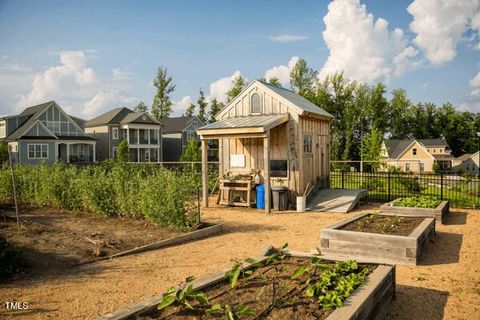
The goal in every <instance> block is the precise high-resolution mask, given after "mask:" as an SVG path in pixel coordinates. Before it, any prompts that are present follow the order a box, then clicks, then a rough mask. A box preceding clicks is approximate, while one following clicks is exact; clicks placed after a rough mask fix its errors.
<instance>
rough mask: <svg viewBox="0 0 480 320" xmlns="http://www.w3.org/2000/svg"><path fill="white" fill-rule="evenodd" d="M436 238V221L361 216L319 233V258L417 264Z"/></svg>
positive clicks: (366, 214) (386, 216) (418, 218)
mask: <svg viewBox="0 0 480 320" xmlns="http://www.w3.org/2000/svg"><path fill="white" fill-rule="evenodd" d="M434 235H435V220H434V219H433V218H422V217H401V216H392V215H384V214H370V213H364V214H361V215H358V216H356V217H353V218H350V219H347V220H344V221H341V222H339V223H336V224H334V225H331V226H329V227H327V228H325V229H322V230H321V232H320V251H321V254H322V255H325V256H327V257H331V258H335V259H355V260H358V261H361V262H375V263H388V264H404V265H416V264H417V263H418V261H419V259H420V257H421V256H422V254H423V252H424V251H425V248H426V246H427V244H428V242H429V240H430V239H431V238H432V237H433V236H434Z"/></svg>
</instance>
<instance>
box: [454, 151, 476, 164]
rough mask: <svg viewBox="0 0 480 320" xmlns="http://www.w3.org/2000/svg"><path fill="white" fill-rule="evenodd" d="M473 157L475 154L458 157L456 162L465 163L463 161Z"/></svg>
mask: <svg viewBox="0 0 480 320" xmlns="http://www.w3.org/2000/svg"><path fill="white" fill-rule="evenodd" d="M472 155H473V154H471V153H465V154H464V155H461V156H460V157H456V158H455V160H456V161H461V162H463V161H465V160H467V159H469V158H470V157H471V156H472Z"/></svg>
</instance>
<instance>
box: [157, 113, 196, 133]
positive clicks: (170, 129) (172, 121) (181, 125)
mask: <svg viewBox="0 0 480 320" xmlns="http://www.w3.org/2000/svg"><path fill="white" fill-rule="evenodd" d="M193 118H197V117H195V116H182V117H175V118H163V119H162V120H161V122H162V124H163V133H167V134H168V133H179V132H182V131H183V130H184V129H185V128H186V127H188V125H189V124H190V122H191V121H192V120H193Z"/></svg>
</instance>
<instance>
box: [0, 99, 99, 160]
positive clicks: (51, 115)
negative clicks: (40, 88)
mask: <svg viewBox="0 0 480 320" xmlns="http://www.w3.org/2000/svg"><path fill="white" fill-rule="evenodd" d="M84 123H85V122H84V120H82V119H79V118H76V117H73V116H70V115H68V114H67V113H66V112H65V111H64V110H63V109H62V108H61V107H60V106H59V105H58V104H57V103H56V102H55V101H49V102H46V103H42V104H39V105H36V106H33V107H29V108H27V109H25V110H24V111H23V112H22V113H20V114H18V115H13V116H5V117H0V140H4V141H6V142H8V145H9V147H10V148H11V150H12V155H13V157H14V160H15V161H16V162H18V163H21V164H40V163H47V164H53V163H54V162H55V161H57V160H61V161H63V162H65V163H90V162H95V160H96V157H95V144H96V141H97V139H95V138H92V137H89V136H87V135H86V134H85V131H84Z"/></svg>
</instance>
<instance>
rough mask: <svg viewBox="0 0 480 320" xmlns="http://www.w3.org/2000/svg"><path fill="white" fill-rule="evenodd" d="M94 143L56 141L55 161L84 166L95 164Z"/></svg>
mask: <svg viewBox="0 0 480 320" xmlns="http://www.w3.org/2000/svg"><path fill="white" fill-rule="evenodd" d="M95 145H96V141H58V142H56V143H55V146H56V147H55V159H57V160H60V161H63V162H64V163H72V164H86V163H94V162H96V161H97V160H96V154H95Z"/></svg>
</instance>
